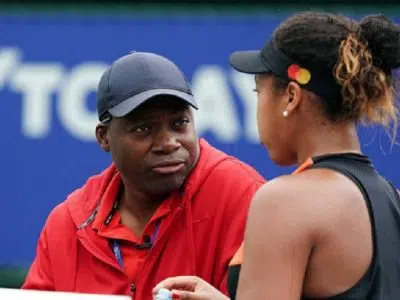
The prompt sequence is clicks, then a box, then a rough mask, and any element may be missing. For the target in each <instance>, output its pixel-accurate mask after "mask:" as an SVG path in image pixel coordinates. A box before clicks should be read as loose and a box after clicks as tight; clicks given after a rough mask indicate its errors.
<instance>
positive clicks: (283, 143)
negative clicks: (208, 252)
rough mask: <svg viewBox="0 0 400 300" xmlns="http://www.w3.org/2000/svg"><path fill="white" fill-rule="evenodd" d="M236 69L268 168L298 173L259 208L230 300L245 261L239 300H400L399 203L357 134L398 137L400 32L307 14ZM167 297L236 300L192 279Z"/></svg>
mask: <svg viewBox="0 0 400 300" xmlns="http://www.w3.org/2000/svg"><path fill="white" fill-rule="evenodd" d="M230 61H231V65H232V66H233V67H234V68H235V69H236V70H238V71H240V72H244V73H249V74H256V76H255V77H256V92H257V96H258V108H257V121H258V128H259V133H260V137H261V140H262V142H263V144H264V145H265V146H266V147H267V149H268V151H269V155H270V157H271V158H272V160H274V161H275V162H276V163H277V164H279V165H284V166H287V165H292V164H299V165H300V167H299V168H298V169H297V170H296V172H295V174H292V175H290V176H282V177H279V178H277V179H275V180H272V181H270V182H269V183H267V184H265V185H264V186H263V187H262V188H261V189H260V190H259V191H258V192H257V194H256V196H255V197H254V200H253V203H252V206H251V208H250V213H249V217H248V223H247V229H246V236H245V241H244V247H242V249H241V250H239V252H238V253H237V255H236V257H235V258H234V260H233V261H232V263H231V266H230V269H229V280H228V281H229V283H228V286H229V291H230V294H231V298H230V299H234V298H235V294H236V285H237V282H238V277H239V276H238V274H239V268H240V266H241V265H242V256H243V262H244V263H243V265H242V268H241V271H240V280H239V286H238V290H237V296H236V298H237V299H240V300H243V299H249V300H250V299H251V300H256V299H263V300H264V299H279V300H292V299H336V300H337V299H341V300H344V299H352V300H356V299H400V265H399V262H400V260H399V259H400V197H399V195H398V194H397V191H396V190H395V189H394V187H393V186H391V185H390V184H388V182H387V181H386V180H384V179H383V178H382V177H381V176H380V175H379V174H378V173H377V172H376V171H375V169H374V167H373V165H372V163H371V162H370V160H369V159H368V158H367V157H366V156H364V155H362V154H361V149H360V144H359V140H358V137H357V131H356V124H357V123H358V122H361V121H363V122H369V123H374V124H382V125H385V126H387V127H389V128H396V126H397V107H396V98H395V94H394V84H393V78H392V70H393V69H395V68H397V67H399V66H400V30H399V27H398V26H397V25H396V24H394V23H393V22H392V21H390V20H389V19H387V18H385V17H383V16H368V17H366V18H364V19H363V20H361V21H360V23H358V22H356V21H353V20H350V19H348V18H346V17H343V16H336V15H330V14H325V13H301V14H297V15H294V16H293V17H291V18H289V19H288V20H286V21H285V22H283V23H282V24H281V25H280V26H279V28H278V29H277V30H276V31H275V33H274V35H273V38H272V39H271V40H270V41H269V42H268V43H267V44H266V46H265V47H264V48H263V49H262V50H261V51H247V52H236V53H234V54H233V55H232V56H231V60H230ZM390 125H393V127H390ZM393 133H394V134H395V133H396V132H393ZM394 136H395V135H394ZM243 250H244V252H243ZM161 287H164V288H168V289H172V290H176V294H178V295H179V296H180V298H181V299H193V300H194V299H198V300H200V299H204V300H206V299H210V300H212V299H213V300H214V299H228V298H227V297H226V296H224V295H222V294H221V293H220V292H218V291H217V290H215V289H214V288H213V287H211V286H210V285H208V284H207V283H205V282H204V281H202V280H201V279H199V278H196V277H176V278H169V279H166V280H165V281H163V282H161V283H160V284H159V285H157V287H156V288H155V290H154V292H156V291H157V290H158V289H159V288H161Z"/></svg>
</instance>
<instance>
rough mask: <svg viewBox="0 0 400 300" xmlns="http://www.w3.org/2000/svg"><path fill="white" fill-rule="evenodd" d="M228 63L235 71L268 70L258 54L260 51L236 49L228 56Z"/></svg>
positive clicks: (265, 71)
mask: <svg viewBox="0 0 400 300" xmlns="http://www.w3.org/2000/svg"><path fill="white" fill-rule="evenodd" d="M229 62H230V65H231V66H232V67H233V68H234V69H235V70H237V71H239V72H242V73H247V74H260V73H267V72H270V71H271V70H270V68H269V67H268V66H266V65H265V63H264V62H263V61H262V59H261V56H260V51H237V52H234V53H232V54H231V56H230V57H229Z"/></svg>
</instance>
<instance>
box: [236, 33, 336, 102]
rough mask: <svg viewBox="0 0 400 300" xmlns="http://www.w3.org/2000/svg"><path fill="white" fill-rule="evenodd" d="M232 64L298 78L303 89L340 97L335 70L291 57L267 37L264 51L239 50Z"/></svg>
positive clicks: (253, 71) (250, 71) (243, 69)
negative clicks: (334, 74)
mask: <svg viewBox="0 0 400 300" xmlns="http://www.w3.org/2000/svg"><path fill="white" fill-rule="evenodd" d="M229 61H230V65H231V66H232V67H233V68H234V69H235V70H237V71H239V72H242V73H247V74H263V73H273V74H274V75H276V76H277V77H279V78H282V79H284V80H287V81H296V82H297V83H298V84H299V85H300V86H302V87H303V88H304V89H307V90H309V91H312V92H314V93H316V94H317V95H319V96H321V97H323V98H324V99H327V100H336V99H338V98H339V97H340V92H341V88H340V86H339V84H338V82H337V81H336V79H335V78H334V76H333V71H332V70H325V69H322V68H321V67H320V66H318V65H315V64H314V63H313V62H312V61H309V62H306V63H304V62H298V61H296V60H295V59H293V58H292V57H288V56H287V55H286V54H285V53H283V52H282V51H281V50H280V49H278V47H277V46H276V45H275V42H274V40H273V39H270V40H268V42H267V43H266V44H265V46H264V47H263V48H262V49H261V50H255V51H252V50H248V51H236V52H234V53H232V54H231V56H230V58H229Z"/></svg>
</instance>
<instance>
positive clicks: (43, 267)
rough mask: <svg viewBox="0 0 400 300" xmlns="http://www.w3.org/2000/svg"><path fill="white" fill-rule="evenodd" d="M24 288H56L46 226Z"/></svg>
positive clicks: (50, 289) (49, 289)
mask: <svg viewBox="0 0 400 300" xmlns="http://www.w3.org/2000/svg"><path fill="white" fill-rule="evenodd" d="M22 289H32V290H48V291H52V290H54V282H53V278H52V272H51V265H50V259H49V252H48V246H47V237H46V226H45V228H44V229H43V231H42V233H41V234H40V237H39V241H38V246H37V253H36V258H35V260H34V261H33V264H32V265H31V267H30V269H29V272H28V275H27V277H26V279H25V282H24V284H23V286H22Z"/></svg>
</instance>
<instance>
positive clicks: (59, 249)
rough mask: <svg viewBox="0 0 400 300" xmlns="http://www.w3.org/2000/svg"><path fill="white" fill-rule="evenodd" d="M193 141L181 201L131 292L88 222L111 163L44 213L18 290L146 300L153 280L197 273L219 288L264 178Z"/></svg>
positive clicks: (104, 241) (106, 245)
mask: <svg viewBox="0 0 400 300" xmlns="http://www.w3.org/2000/svg"><path fill="white" fill-rule="evenodd" d="M200 146H201V152H200V158H199V161H198V163H197V165H196V167H195V168H194V170H193V171H192V173H191V174H190V176H189V177H188V179H187V182H186V184H185V187H184V193H182V202H181V203H182V204H181V205H180V206H179V207H178V208H177V209H176V210H175V211H174V212H173V213H170V214H169V215H168V216H166V219H165V220H164V221H163V223H162V226H161V227H160V230H159V233H158V236H157V240H156V242H155V244H154V245H153V247H152V248H151V249H150V250H148V251H149V252H148V254H147V256H146V258H145V261H144V263H143V264H142V267H141V270H140V271H139V275H138V278H137V280H136V282H135V283H133V284H134V286H135V288H134V289H133V288H131V287H132V286H133V285H132V282H129V279H128V277H127V276H126V275H125V274H124V272H123V271H122V269H121V268H120V266H119V264H118V262H117V260H116V258H115V256H114V254H113V252H112V250H111V247H110V243H109V241H108V240H107V239H106V238H104V237H101V236H99V235H97V234H96V232H95V231H93V228H92V227H91V222H92V221H93V219H94V218H95V217H96V216H95V213H94V212H95V211H96V208H97V207H98V205H99V202H100V199H101V198H102V194H103V193H104V191H105V190H106V188H107V186H108V184H109V182H110V180H111V178H112V177H113V175H114V174H115V172H117V171H116V169H115V166H114V165H111V166H110V167H109V168H107V169H106V170H105V171H104V172H103V173H101V174H99V175H97V176H93V177H91V178H89V180H88V181H87V182H86V184H85V185H84V186H83V187H81V188H79V189H78V190H76V191H74V192H73V193H72V194H71V195H69V197H68V198H67V200H66V201H64V202H62V203H61V204H60V205H58V206H57V207H56V208H55V209H54V210H53V211H52V212H51V213H50V215H49V217H48V219H47V221H46V224H45V226H44V228H43V230H42V233H41V235H40V238H39V242H38V247H37V256H36V258H35V260H34V262H33V264H32V266H31V268H30V271H29V273H28V276H27V278H26V281H25V283H24V285H23V288H25V289H38V290H57V291H66V292H82V293H100V294H125V295H132V299H145V300H147V299H152V296H151V290H152V288H153V287H154V286H155V285H156V284H157V283H158V282H159V281H161V280H163V279H165V278H167V277H170V276H177V275H197V276H200V277H202V278H204V279H205V280H207V281H208V282H210V283H211V284H212V285H214V286H216V287H218V288H219V289H221V290H222V291H223V292H225V293H226V276H227V269H228V264H229V262H230V260H231V258H232V257H233V255H234V254H235V252H236V251H237V249H238V248H239V246H240V244H241V242H242V241H243V235H244V228H245V221H246V216H247V211H248V207H249V204H250V201H251V199H252V197H253V195H254V193H255V192H256V190H257V189H258V188H259V187H260V186H261V185H262V184H263V183H264V179H263V178H262V177H261V176H260V175H259V174H258V173H257V172H256V171H254V170H253V169H252V168H251V167H249V166H248V165H246V164H244V163H242V162H240V161H239V160H237V159H235V158H233V157H230V156H227V155H226V154H224V153H222V152H220V151H218V150H217V149H215V148H213V147H211V146H210V145H209V144H207V142H205V141H204V140H201V141H200ZM132 290H134V291H133V292H132Z"/></svg>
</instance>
